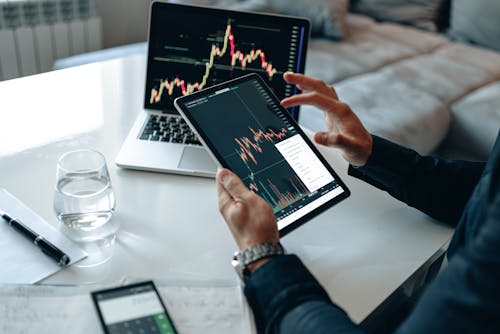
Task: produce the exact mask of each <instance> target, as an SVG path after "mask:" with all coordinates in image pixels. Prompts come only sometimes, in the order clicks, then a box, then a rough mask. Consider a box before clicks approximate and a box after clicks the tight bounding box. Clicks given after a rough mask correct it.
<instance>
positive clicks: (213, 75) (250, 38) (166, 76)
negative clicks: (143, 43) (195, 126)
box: [144, 2, 310, 120]
mask: <svg viewBox="0 0 500 334" xmlns="http://www.w3.org/2000/svg"><path fill="white" fill-rule="evenodd" d="M309 26H310V25H309V21H308V20H306V19H301V18H292V17H285V16H277V15H267V14H256V13H245V12H236V11H227V10H222V9H215V8H206V7H196V6H186V5H178V4H171V3H163V2H155V3H153V4H152V7H151V17H150V30H149V44H148V64H147V75H146V92H145V101H144V107H145V108H146V109H157V110H162V111H166V112H170V113H176V111H175V107H174V105H173V101H174V99H175V98H176V97H179V96H183V95H188V94H190V93H192V92H195V91H198V90H201V89H203V88H206V87H209V86H211V85H214V84H217V83H220V82H223V81H226V80H229V79H234V78H236V77H239V76H242V75H245V74H248V73H250V72H255V73H258V74H259V75H260V76H261V77H262V78H263V79H264V80H265V81H266V82H267V83H268V84H269V85H270V86H271V87H272V89H273V90H274V93H275V94H276V96H277V97H278V98H279V99H283V98H285V97H287V96H291V95H294V94H296V93H297V92H298V90H297V88H296V87H295V86H293V85H289V84H287V83H286V82H285V81H284V80H283V73H285V72H286V71H292V72H299V73H303V72H304V67H305V58H306V50H307V41H308V39H309V30H310V28H309ZM289 112H290V114H291V115H292V117H294V118H295V119H296V120H297V119H298V112H299V109H298V107H295V108H292V109H290V110H289Z"/></svg>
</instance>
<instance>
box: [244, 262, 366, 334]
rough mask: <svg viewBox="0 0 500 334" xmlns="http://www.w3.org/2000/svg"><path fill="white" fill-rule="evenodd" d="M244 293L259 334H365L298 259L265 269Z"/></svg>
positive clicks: (246, 286) (261, 268)
mask: <svg viewBox="0 0 500 334" xmlns="http://www.w3.org/2000/svg"><path fill="white" fill-rule="evenodd" d="M244 291H245V295H246V297H247V300H248V303H249V305H250V307H251V308H252V310H253V312H254V318H255V324H256V326H257V331H258V333H287V334H294V333H315V334H321V333H349V334H351V333H352V334H354V333H362V331H361V330H360V329H359V328H358V327H356V325H355V324H354V323H353V322H352V321H351V320H350V319H349V317H348V316H347V314H346V313H345V312H344V311H343V310H342V309H340V308H339V307H338V306H336V305H335V304H333V303H332V301H331V300H330V298H329V296H328V294H327V293H326V291H325V290H324V289H323V288H322V287H321V285H320V284H319V283H318V281H317V280H316V279H315V278H314V277H313V276H312V275H311V273H310V272H309V271H308V270H307V268H306V267H305V266H304V265H303V263H302V262H301V261H300V260H299V258H298V257H297V256H295V255H283V256H279V257H275V258H273V259H272V260H271V261H269V262H267V263H266V264H264V265H263V266H261V267H260V268H259V269H257V270H256V271H255V272H254V273H253V274H252V275H251V277H250V278H249V279H248V280H247V282H246V285H245V290H244Z"/></svg>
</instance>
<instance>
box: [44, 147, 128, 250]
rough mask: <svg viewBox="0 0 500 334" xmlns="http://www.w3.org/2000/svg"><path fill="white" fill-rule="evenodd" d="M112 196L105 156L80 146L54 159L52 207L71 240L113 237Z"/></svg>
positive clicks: (93, 239) (94, 239)
mask: <svg viewBox="0 0 500 334" xmlns="http://www.w3.org/2000/svg"><path fill="white" fill-rule="evenodd" d="M114 209H115V197H114V195H113V189H112V187H111V180H110V178H109V173H108V169H107V167H106V159H105V158H104V156H103V155H102V154H101V153H100V152H97V151H94V150H89V149H83V150H77V151H71V152H67V153H65V154H63V155H62V156H61V157H60V158H59V161H58V162H57V172H56V185H55V191H54V211H55V214H56V216H57V218H58V219H59V221H60V222H61V223H62V228H63V231H64V232H65V233H66V234H68V236H69V237H70V238H72V239H73V240H75V241H96V240H99V239H108V238H110V237H111V238H113V240H114V235H115V233H116V230H117V228H118V226H116V223H113V222H112V219H111V216H112V215H113V211H114Z"/></svg>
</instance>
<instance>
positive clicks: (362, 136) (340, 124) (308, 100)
mask: <svg viewBox="0 0 500 334" xmlns="http://www.w3.org/2000/svg"><path fill="white" fill-rule="evenodd" d="M283 78H284V79H285V81H286V82H288V83H290V84H294V85H297V87H298V88H299V89H300V90H302V91H305V93H302V94H298V95H294V96H291V97H288V98H286V99H284V100H283V101H281V104H282V105H283V106H284V107H293V106H297V105H300V104H310V105H314V106H316V107H318V108H321V109H323V111H324V112H325V118H326V125H327V128H328V132H318V133H316V134H315V136H314V140H315V141H316V142H317V143H318V144H322V145H326V146H331V147H335V148H338V149H340V151H341V152H342V156H343V157H344V158H345V159H346V160H347V162H349V163H350V164H352V165H355V166H363V165H364V164H366V162H367V161H368V158H369V157H370V155H371V152H372V146H373V139H372V136H371V135H370V133H369V132H368V131H367V130H366V129H365V127H364V126H363V124H362V123H361V121H360V120H359V118H358V117H357V116H356V114H354V113H353V112H352V110H351V108H350V107H349V106H348V105H347V104H345V103H342V102H340V101H339V99H338V96H337V93H336V92H335V90H334V89H333V87H332V86H329V85H327V84H326V83H324V82H323V81H321V80H317V79H313V78H310V77H307V76H305V75H302V74H296V73H291V72H287V73H285V74H284V75H283Z"/></svg>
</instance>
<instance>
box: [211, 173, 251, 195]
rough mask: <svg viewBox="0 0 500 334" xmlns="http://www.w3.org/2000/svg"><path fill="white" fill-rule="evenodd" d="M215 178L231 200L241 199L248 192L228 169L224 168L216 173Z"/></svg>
mask: <svg viewBox="0 0 500 334" xmlns="http://www.w3.org/2000/svg"><path fill="white" fill-rule="evenodd" d="M216 178H217V182H218V183H219V184H220V185H222V187H223V188H224V189H225V190H226V191H227V193H228V194H229V195H230V196H231V197H232V198H233V199H237V198H242V197H244V195H245V194H246V193H247V192H249V191H250V190H248V188H247V187H246V186H245V184H244V183H243V182H242V181H241V179H240V178H239V177H238V176H237V175H236V174H234V173H233V172H231V171H230V170H229V169H226V168H224V169H220V170H219V171H217V176H216Z"/></svg>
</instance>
